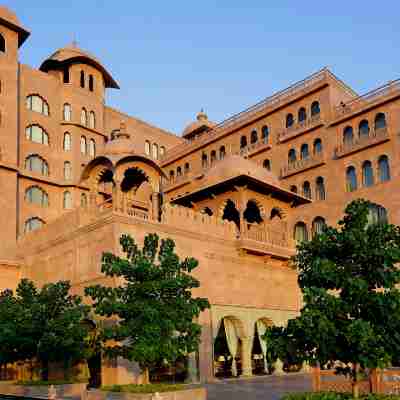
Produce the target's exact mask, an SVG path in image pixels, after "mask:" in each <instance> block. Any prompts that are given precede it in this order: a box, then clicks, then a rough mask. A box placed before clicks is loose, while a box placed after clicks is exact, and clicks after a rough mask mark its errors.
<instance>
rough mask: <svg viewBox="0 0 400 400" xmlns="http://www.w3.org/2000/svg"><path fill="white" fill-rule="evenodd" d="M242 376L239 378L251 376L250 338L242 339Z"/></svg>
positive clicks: (251, 341)
mask: <svg viewBox="0 0 400 400" xmlns="http://www.w3.org/2000/svg"><path fill="white" fill-rule="evenodd" d="M241 340H242V354H241V359H242V375H241V376H252V375H253V368H252V362H251V361H252V360H251V350H252V345H253V340H252V338H251V337H245V338H242V339H241Z"/></svg>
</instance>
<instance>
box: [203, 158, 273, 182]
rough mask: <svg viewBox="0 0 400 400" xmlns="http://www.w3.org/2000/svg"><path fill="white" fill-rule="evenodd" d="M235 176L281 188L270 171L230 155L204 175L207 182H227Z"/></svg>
mask: <svg viewBox="0 0 400 400" xmlns="http://www.w3.org/2000/svg"><path fill="white" fill-rule="evenodd" d="M236 176H251V177H253V178H255V179H257V180H259V181H262V182H265V183H267V184H269V185H271V186H274V187H281V183H280V182H279V179H278V178H277V177H276V176H275V175H274V174H273V173H272V172H270V171H268V170H266V169H265V168H263V167H261V166H260V165H258V164H256V163H255V162H253V161H250V160H248V159H246V158H243V157H242V156H239V155H236V154H232V155H228V156H226V157H225V158H224V159H223V160H221V161H219V162H217V163H216V164H215V165H214V166H213V167H212V168H210V169H209V170H208V171H207V172H206V174H205V175H204V178H203V180H205V181H207V182H217V181H218V182H219V181H225V180H229V179H231V178H233V177H236Z"/></svg>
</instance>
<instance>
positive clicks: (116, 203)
mask: <svg viewBox="0 0 400 400" xmlns="http://www.w3.org/2000/svg"><path fill="white" fill-rule="evenodd" d="M119 202H120V191H119V182H115V185H114V186H113V189H112V204H113V210H114V211H117V212H118V211H119V208H120V205H119Z"/></svg>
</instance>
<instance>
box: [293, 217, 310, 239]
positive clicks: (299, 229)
mask: <svg viewBox="0 0 400 400" xmlns="http://www.w3.org/2000/svg"><path fill="white" fill-rule="evenodd" d="M293 236H294V239H295V240H296V242H297V243H301V242H304V241H307V240H308V231H307V226H306V224H305V223H304V222H297V223H296V225H295V226H294V235H293Z"/></svg>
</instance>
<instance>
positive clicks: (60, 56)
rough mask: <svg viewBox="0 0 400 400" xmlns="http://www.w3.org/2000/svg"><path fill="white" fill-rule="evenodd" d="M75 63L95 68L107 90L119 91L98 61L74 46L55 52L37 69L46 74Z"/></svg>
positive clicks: (116, 84)
mask: <svg viewBox="0 0 400 400" xmlns="http://www.w3.org/2000/svg"><path fill="white" fill-rule="evenodd" d="M77 63H82V64H87V65H91V66H92V67H94V68H96V69H97V70H99V71H100V72H101V73H102V74H103V78H104V83H105V85H106V87H107V88H114V89H119V86H118V83H117V82H115V80H114V78H113V77H112V76H111V74H110V73H109V72H108V71H107V70H106V69H105V68H104V67H103V65H102V64H101V63H100V61H99V60H98V59H97V58H96V57H94V56H93V55H91V54H90V53H87V52H85V51H83V50H81V49H80V48H79V47H77V46H76V45H75V44H71V45H70V46H67V47H63V48H61V49H58V50H57V51H55V52H54V53H53V54H52V55H51V56H50V57H49V58H47V59H46V60H45V61H43V63H42V65H41V66H40V68H39V69H40V70H41V71H43V72H48V71H50V70H52V69H61V68H63V67H64V66H65V65H70V64H77Z"/></svg>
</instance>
